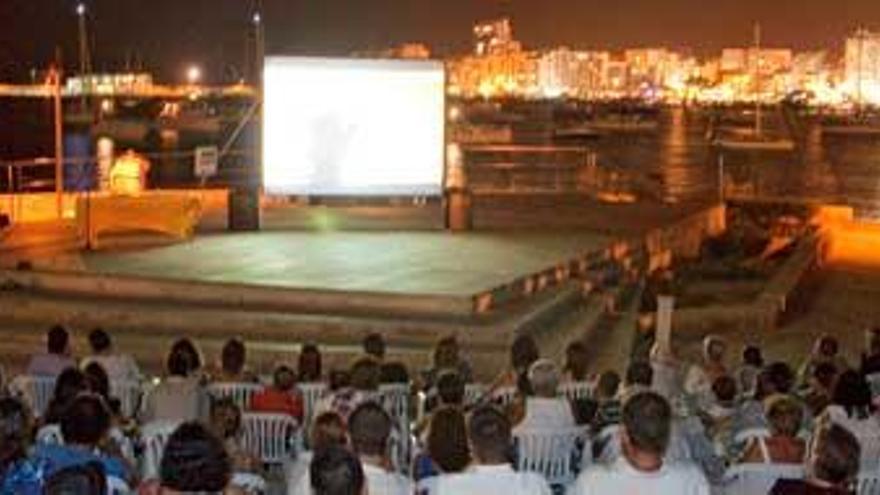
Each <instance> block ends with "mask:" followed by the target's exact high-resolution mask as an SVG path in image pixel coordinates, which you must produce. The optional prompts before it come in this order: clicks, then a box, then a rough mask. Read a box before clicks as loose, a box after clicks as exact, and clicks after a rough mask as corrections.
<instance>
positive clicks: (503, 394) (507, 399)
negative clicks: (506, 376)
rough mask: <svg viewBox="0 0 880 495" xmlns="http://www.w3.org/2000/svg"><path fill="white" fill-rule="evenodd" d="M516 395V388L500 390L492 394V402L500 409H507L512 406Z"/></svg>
mask: <svg viewBox="0 0 880 495" xmlns="http://www.w3.org/2000/svg"><path fill="white" fill-rule="evenodd" d="M516 394H517V389H516V387H504V388H500V389H498V390H496V391H494V392H492V401H493V402H495V403H497V404H499V405H500V406H501V407H507V406H509V405H511V404H513V401H514V399H516Z"/></svg>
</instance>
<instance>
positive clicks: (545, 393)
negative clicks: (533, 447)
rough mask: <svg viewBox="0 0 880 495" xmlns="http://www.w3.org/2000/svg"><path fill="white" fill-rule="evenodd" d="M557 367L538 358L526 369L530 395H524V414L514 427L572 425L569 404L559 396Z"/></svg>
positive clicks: (565, 427) (531, 427)
mask: <svg viewBox="0 0 880 495" xmlns="http://www.w3.org/2000/svg"><path fill="white" fill-rule="evenodd" d="M559 379H560V373H559V368H557V367H556V364H554V363H553V361H550V360H547V359H540V360H538V361H536V362H535V363H534V364H533V365H532V366H531V367H530V368H529V384H530V385H531V388H532V396H530V397H528V398H526V403H525V416H524V417H523V420H522V421H521V422H520V423H519V424H518V425H517V427H516V429H517V430H525V429H542V430H543V429H568V428H573V427H574V426H575V421H574V413H573V412H572V410H571V404H570V403H569V402H568V399H566V398H565V397H560V396H559V390H558V389H559Z"/></svg>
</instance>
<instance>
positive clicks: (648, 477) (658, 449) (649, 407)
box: [568, 392, 709, 495]
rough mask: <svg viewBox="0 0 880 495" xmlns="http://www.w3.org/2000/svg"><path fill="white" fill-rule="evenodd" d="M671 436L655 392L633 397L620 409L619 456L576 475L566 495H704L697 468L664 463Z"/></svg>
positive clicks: (668, 412) (668, 414) (667, 414)
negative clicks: (621, 411)
mask: <svg viewBox="0 0 880 495" xmlns="http://www.w3.org/2000/svg"><path fill="white" fill-rule="evenodd" d="M671 432H672V409H671V408H670V406H669V403H668V402H667V401H666V399H664V398H663V397H662V396H660V395H659V394H657V393H655V392H640V393H638V394H635V395H633V396H632V397H630V398H629V399H628V400H627V401H626V402H625V403H624V405H623V425H622V428H621V435H620V439H621V450H622V454H623V455H621V456H620V457H619V458H618V459H617V460H615V461H614V462H613V463H612V464H610V465H595V466H593V467H591V468H588V469H587V470H586V471H584V472H583V473H581V475H580V476H578V479H577V481H576V482H575V484H574V485H572V486H571V488H570V489H569V491H568V495H594V494H595V495H605V494H615V493H621V494H623V493H625V494H627V495H648V494H650V495H654V494H658V493H664V494H665V493H674V494H676V495H708V494H709V483H708V481H706V477H705V476H704V475H703V473H702V471H700V469H699V468H697V466H695V465H693V464H690V463H667V462H665V461H664V455H665V454H666V449H667V448H668V446H669V442H670V437H671Z"/></svg>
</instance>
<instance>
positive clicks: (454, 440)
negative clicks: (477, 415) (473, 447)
mask: <svg viewBox="0 0 880 495" xmlns="http://www.w3.org/2000/svg"><path fill="white" fill-rule="evenodd" d="M427 451H428V455H430V456H431V460H432V461H434V464H435V465H436V466H437V468H439V471H440V472H441V473H443V474H450V473H460V472H462V471H464V470H465V468H467V467H468V464H470V462H471V453H470V448H469V447H468V437H467V425H466V422H465V417H464V413H462V411H461V409H460V408H457V407H450V406H443V407H441V408H439V409H437V410H436V411H434V414H432V415H431V426H430V427H429V428H428V442H427Z"/></svg>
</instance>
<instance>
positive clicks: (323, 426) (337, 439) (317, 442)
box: [309, 412, 348, 451]
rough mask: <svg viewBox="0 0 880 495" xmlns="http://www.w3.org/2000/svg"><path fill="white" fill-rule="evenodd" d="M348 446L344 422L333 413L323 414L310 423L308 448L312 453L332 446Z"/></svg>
mask: <svg viewBox="0 0 880 495" xmlns="http://www.w3.org/2000/svg"><path fill="white" fill-rule="evenodd" d="M347 444H348V430H346V428H345V421H343V420H342V417H341V416H339V414H337V413H335V412H325V413H323V414H321V415H319V416H318V417H317V418H315V420H314V421H313V422H312V431H311V434H310V436H309V447H310V448H311V449H312V450H313V451H319V450H323V449H326V448H329V447H332V446H339V447H345V446H346V445H347Z"/></svg>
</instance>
